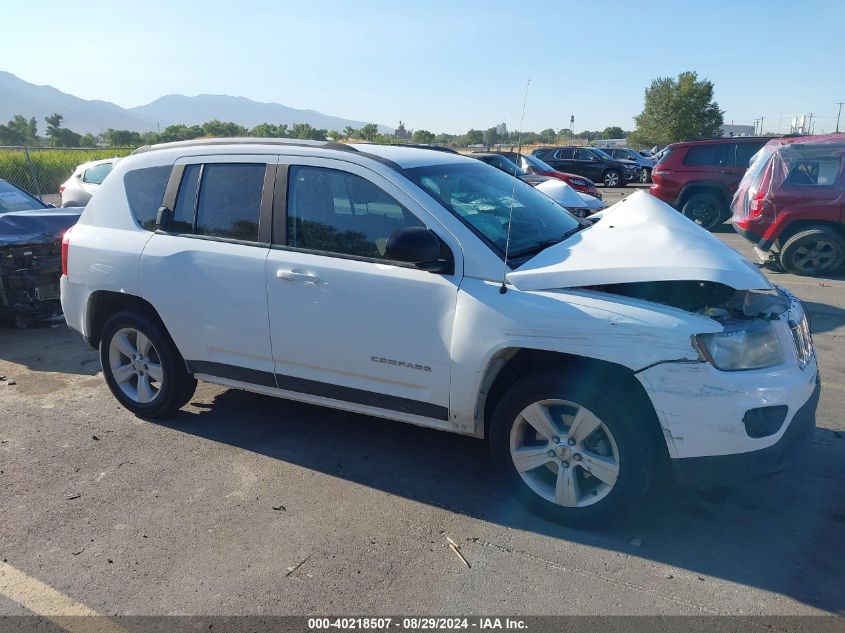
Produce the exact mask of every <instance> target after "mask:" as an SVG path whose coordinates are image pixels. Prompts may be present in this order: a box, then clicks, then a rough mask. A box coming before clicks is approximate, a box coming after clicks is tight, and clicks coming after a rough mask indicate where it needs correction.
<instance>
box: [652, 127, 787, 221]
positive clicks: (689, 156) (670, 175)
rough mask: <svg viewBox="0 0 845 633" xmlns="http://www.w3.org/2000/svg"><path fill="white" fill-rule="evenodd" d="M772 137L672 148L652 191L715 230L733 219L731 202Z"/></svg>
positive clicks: (657, 172)
mask: <svg viewBox="0 0 845 633" xmlns="http://www.w3.org/2000/svg"><path fill="white" fill-rule="evenodd" d="M771 138H772V137H770V136H768V137H766V136H748V137H725V138H711V139H704V140H700V141H684V142H682V143H675V144H673V145H670V146H669V147H668V148H667V150H666V152H665V153H664V155H663V158H661V159H660V162H659V163H658V164H657V165H655V166H654V169H653V170H652V172H651V178H652V181H653V182H654V184H653V185H652V186H651V189H649V191H650V192H651V194H652V195H653V196H656V197H658V198H660V199H661V200H663V202H668V203H669V204H671V205H672V206H673V207H675V208H676V209H679V210H680V211H681V213H683V214H684V215H685V216H687V217H688V218H689V219H690V220H692V221H693V222H695V223H696V224H700V225H701V226H702V227H704V228H705V229H712V228H714V227H715V226H718V225H719V224H722V223H723V222H724V221H725V220H727V219H728V218H729V217H730V202H731V198H733V195H734V192H735V191H736V188H737V187H738V186H739V181H740V180H742V176H743V175H744V174H745V170H746V169H747V168H748V163H749V161H750V160H751V157H752V156H754V154H756V153H757V152H758V151H759V150H760V148H762V147H763V145H765V144H766V143H767V142H768V141H769V140H771Z"/></svg>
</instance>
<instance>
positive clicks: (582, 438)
mask: <svg viewBox="0 0 845 633" xmlns="http://www.w3.org/2000/svg"><path fill="white" fill-rule="evenodd" d="M510 453H511V459H512V461H513V464H514V466H515V468H516V471H517V473H519V476H520V477H521V478H522V480H523V482H525V484H526V485H527V486H528V487H529V488H530V489H531V490H532V491H533V492H535V493H536V494H537V495H539V496H540V497H542V498H544V499H546V500H547V501H551V502H552V503H555V504H557V505H560V506H564V507H572V508H582V507H586V506H590V505H593V504H594V503H597V502H599V501H601V500H602V499H604V498H605V497H606V496H607V495H608V494H610V492H611V491H612V490H613V488H614V486H615V485H616V481H617V479H618V477H619V449H618V448H617V446H616V440H615V439H614V438H613V434H612V433H611V432H610V430H609V429H608V428H607V426H606V425H605V424H604V423H603V422H602V421H601V420H600V419H599V418H598V417H597V416H596V415H595V414H594V413H593V412H592V411H590V410H589V409H587V408H586V407H583V406H581V405H579V404H576V403H574V402H569V401H567V400H557V399H555V400H542V401H539V402H534V403H533V404H530V405H529V406H527V407H525V409H523V410H522V412H521V413H520V414H519V415H518V416H517V419H516V420H515V422H514V424H513V426H512V427H511V433H510Z"/></svg>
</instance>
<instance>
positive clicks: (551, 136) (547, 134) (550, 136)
mask: <svg viewBox="0 0 845 633" xmlns="http://www.w3.org/2000/svg"><path fill="white" fill-rule="evenodd" d="M556 137H557V134H555V131H554V130H553V129H552V128H550V127H549V128H546V129H545V130H542V131H541V132H540V142H541V143H546V144H547V145H548V144H549V143H554V142H555V138H556Z"/></svg>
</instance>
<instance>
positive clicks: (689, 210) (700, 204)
mask: <svg viewBox="0 0 845 633" xmlns="http://www.w3.org/2000/svg"><path fill="white" fill-rule="evenodd" d="M681 213H683V214H684V215H685V216H686V217H688V218H689V219H690V220H692V221H693V222H695V223H696V224H698V225H699V226H700V227H701V228H703V229H707V230H708V231H709V230H711V229H713V228H715V227H716V226H718V225H719V224H721V223H722V222H724V221H725V219H727V209H726V208H725V204H724V202H723V201H722V200H721V199H720V198H719V197H718V196H716V195H715V194H712V193H694V194H693V195H691V196H690V197H689V198H688V199H687V201H686V202H685V203H684V205H683V206H682V207H681Z"/></svg>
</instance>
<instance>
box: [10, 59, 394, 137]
mask: <svg viewBox="0 0 845 633" xmlns="http://www.w3.org/2000/svg"><path fill="white" fill-rule="evenodd" d="M56 112H58V113H59V114H61V115H62V116H63V117H64V121H63V122H62V126H63V127H66V128H70V129H71V130H73V131H74V132H79V133H81V134H84V133H86V132H91V133H92V134H98V133H100V132H103V131H104V130H107V129H108V128H113V129H116V130H134V131H137V132H150V131H155V130H157V129H162V130H163V129H164V128H165V127H167V126H168V125H175V124H178V123H183V124H185V125H195V124H200V123H203V122H205V121H210V120H212V119H219V120H221V121H232V122H234V123H237V124H238V125H242V126H244V127H246V128H252V127H255V126H256V125H258V124H259V123H274V124H281V123H287V124H288V125H292V124H294V123H309V124H310V125H311V126H312V127H315V128H323V129H326V130H343V128H345V127H346V126H351V127H353V128H355V129H359V128H361V127H363V126H364V125H366V123H367V121H353V120H351V119H344V118H342V117H337V116H332V115H328V114H323V113H322V112H317V111H316V110H299V109H296V108H290V107H288V106H285V105H282V104H280V103H261V102H259V101H253V100H252V99H247V98H246V97H231V96H229V95H207V94H202V95H197V96H194V97H188V96H185V95H166V96H164V97H160V98H158V99H156V100H155V101H153V102H151V103H148V104H146V105H142V106H137V107H134V108H121V107H120V106H119V105H117V104H114V103H110V102H108V101H98V100H87V99H81V98H79V97H75V96H73V95H70V94H67V93H66V92H62V91H61V90H58V89H56V88H53V87H52V86H37V85H35V84H31V83H29V82H27V81H24V80H23V79H21V78H19V77H17V76H15V75H13V74H12V73H9V72H4V71H0V123H5V122H6V121H8V120H9V119H11V118H12V117H13V116H14V115H16V114H22V115H23V116H25V117H26V118H27V119H28V118H30V117H33V116H34V117H35V118H36V120H37V121H38V128H39V130H40V131H42V132H43V130H44V129H45V126H46V124H45V123H44V117H46V116H50V115H51V114H53V113H56ZM378 127H379V130H380V131H381V132H387V133H389V132H392V131H393V129H392V128H390V127H387V126H385V125H379V126H378Z"/></svg>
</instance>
